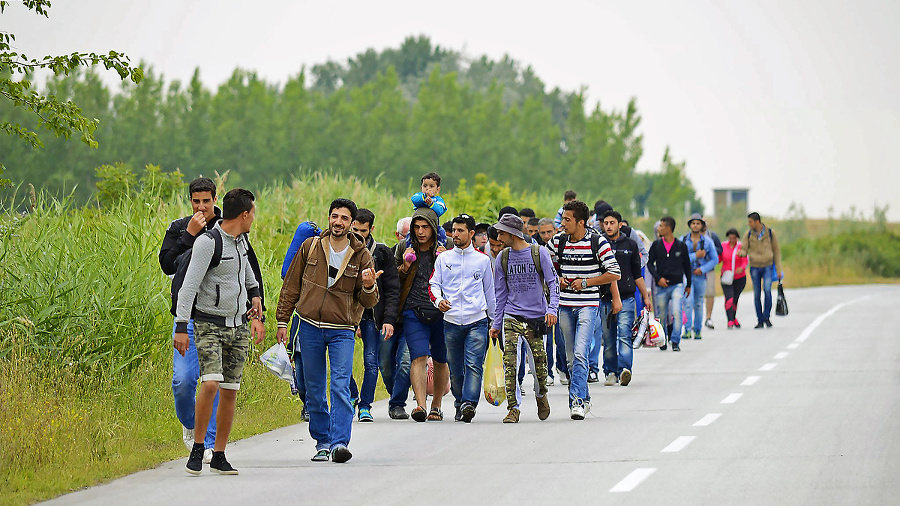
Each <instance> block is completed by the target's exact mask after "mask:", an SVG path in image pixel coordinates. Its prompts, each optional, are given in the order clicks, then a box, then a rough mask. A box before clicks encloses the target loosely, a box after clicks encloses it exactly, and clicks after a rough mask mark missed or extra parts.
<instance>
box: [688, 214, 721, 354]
mask: <svg viewBox="0 0 900 506" xmlns="http://www.w3.org/2000/svg"><path fill="white" fill-rule="evenodd" d="M688 227H689V228H690V229H691V231H690V233H687V234H684V236H683V237H682V238H681V241H682V242H683V243H684V244H685V245H686V246H687V249H688V256H689V258H690V261H691V277H692V279H691V286H692V288H691V295H690V298H689V299H688V303H687V304H686V306H687V325H688V327H687V329H686V330H685V332H684V336H683V337H684V339H690V338H692V337H693V338H694V339H701V336H700V331H701V330H703V315H704V312H703V311H704V298H705V297H706V274H707V273H709V272H712V271H713V270H715V268H716V264H717V263H719V255H718V254H717V253H716V246H715V244H714V243H713V241H712V239H710V237H709V236H708V235H706V234H704V233H703V229H704V228H705V227H706V222H705V221H704V220H703V217H702V216H700V215H699V214H698V213H694V214H692V215H691V218H690V219H689V220H688Z"/></svg>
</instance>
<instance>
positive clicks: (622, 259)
mask: <svg viewBox="0 0 900 506" xmlns="http://www.w3.org/2000/svg"><path fill="white" fill-rule="evenodd" d="M603 236H604V237H606V234H603ZM606 239H607V240H608V241H609V246H610V247H611V248H612V250H613V253H614V254H615V255H616V262H618V263H619V271H621V277H620V278H619V281H617V282H616V283H618V287H619V298H620V299H622V300H625V299H628V298H630V297H634V293H635V290H636V289H637V284H636V283H635V281H634V280H635V279H636V278H638V277H640V276H641V251H640V250H639V249H638V245H637V243H636V242H634V240H633V239H630V238H628V237H626V236H625V235H623V234H622V233H621V232H620V233H619V238H618V239H617V240H616V241H612V240H610V239H609V237H606ZM600 300H602V301H604V302H610V301H612V290H610V288H609V285H600Z"/></svg>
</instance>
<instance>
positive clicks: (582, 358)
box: [559, 306, 597, 408]
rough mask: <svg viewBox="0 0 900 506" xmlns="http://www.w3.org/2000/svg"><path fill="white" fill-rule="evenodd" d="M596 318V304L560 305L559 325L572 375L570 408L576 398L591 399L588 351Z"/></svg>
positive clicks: (570, 380)
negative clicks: (588, 383)
mask: <svg viewBox="0 0 900 506" xmlns="http://www.w3.org/2000/svg"><path fill="white" fill-rule="evenodd" d="M596 318H597V307H596V306H582V307H571V306H560V307H559V326H560V330H561V331H562V335H563V338H564V339H565V342H566V365H567V366H568V368H569V376H570V379H569V407H570V408H571V407H572V403H573V402H574V401H575V400H576V399H582V400H585V401H589V400H591V393H590V392H589V391H588V385H587V376H588V352H589V351H590V349H589V348H590V346H591V335H592V334H593V332H594V320H595V319H596Z"/></svg>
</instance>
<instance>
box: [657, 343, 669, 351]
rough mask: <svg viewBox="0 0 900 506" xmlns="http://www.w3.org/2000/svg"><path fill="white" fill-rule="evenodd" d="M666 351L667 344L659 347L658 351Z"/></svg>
mask: <svg viewBox="0 0 900 506" xmlns="http://www.w3.org/2000/svg"><path fill="white" fill-rule="evenodd" d="M667 349H669V345H667V344H663V345H661V346H660V347H659V351H666V350H667Z"/></svg>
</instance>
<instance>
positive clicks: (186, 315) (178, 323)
mask: <svg viewBox="0 0 900 506" xmlns="http://www.w3.org/2000/svg"><path fill="white" fill-rule="evenodd" d="M214 228H215V229H218V230H219V232H220V233H221V234H222V260H221V261H220V262H219V265H218V266H216V267H213V268H211V269H209V270H207V266H209V262H210V260H211V259H212V256H213V252H214V250H215V241H214V240H213V239H212V238H211V237H208V236H206V235H205V234H204V235H200V236H198V237H197V239H196V240H195V241H194V246H193V250H192V252H191V263H190V264H189V265H188V268H187V272H186V273H185V276H184V283H183V284H182V285H181V290H180V291H179V292H178V307H177V308H176V310H175V312H176V315H175V327H176V329H175V330H176V332H179V331H182V332H187V322H188V320H189V319H190V317H191V310H192V306H193V301H194V297H196V298H197V303H196V312H195V314H194V319H195V320H197V321H205V322H210V323H215V324H217V325H220V326H223V327H237V326H239V325H243V324H245V323H247V317H246V313H247V301H248V300H250V299H252V298H253V297H259V283H257V282H256V277H255V276H254V275H253V270H252V269H251V268H250V263H249V261H248V260H247V251H248V244H247V238H246V236H244V235H241V236H238V237H234V236H233V235H230V234H228V233H227V232H225V231H224V230H222V227H221V222H219V223H216V226H215V227H214ZM182 329H183V330H182Z"/></svg>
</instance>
